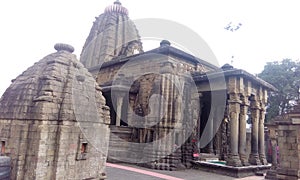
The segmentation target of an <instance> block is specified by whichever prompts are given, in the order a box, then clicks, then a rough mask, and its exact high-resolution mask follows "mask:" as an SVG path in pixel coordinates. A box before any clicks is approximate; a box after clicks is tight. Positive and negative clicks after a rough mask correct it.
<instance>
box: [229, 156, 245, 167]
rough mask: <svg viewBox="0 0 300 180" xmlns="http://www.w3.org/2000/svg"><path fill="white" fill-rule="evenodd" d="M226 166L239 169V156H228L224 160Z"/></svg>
mask: <svg viewBox="0 0 300 180" xmlns="http://www.w3.org/2000/svg"><path fill="white" fill-rule="evenodd" d="M226 165H228V166H234V167H240V166H242V163H241V160H240V156H239V155H233V154H230V155H229V156H228V158H227V160H226Z"/></svg>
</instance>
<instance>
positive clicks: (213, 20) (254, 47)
mask: <svg viewBox="0 0 300 180" xmlns="http://www.w3.org/2000/svg"><path fill="white" fill-rule="evenodd" d="M113 2H114V0H84V1H83V0H80V1H79V0H47V1H46V0H26V1H24V0H7V1H1V3H0V23H1V28H0V49H1V50H0V52H1V56H0V57H1V63H2V64H1V66H0V68H1V69H0V73H1V74H0V82H1V84H0V94H2V93H3V92H4V91H5V89H6V88H7V87H8V86H9V85H10V81H11V79H14V78H16V77H17V76H18V75H19V74H21V73H22V72H23V71H25V70H26V69H27V68H28V67H30V66H32V65H33V64H34V62H37V61H38V60H40V59H42V58H43V57H44V56H46V55H48V54H50V53H52V52H55V50H54V48H53V46H54V44H55V43H58V42H63V43H68V44H71V45H73V46H74V47H75V52H74V53H75V54H76V55H77V57H78V58H79V55H80V52H81V50H82V46H83V44H84V42H85V40H86V38H87V36H88V34H89V31H90V28H91V27H92V23H93V21H94V20H95V17H96V16H98V15H99V14H101V13H103V11H104V9H105V7H107V6H108V5H111V4H112V3H113ZM121 3H122V5H123V6H125V7H126V8H127V9H128V10H129V17H130V18H131V19H132V20H136V19H141V18H162V19H168V20H172V21H175V22H177V23H180V24H182V25H184V26H186V27H188V28H190V29H191V30H193V31H195V32H197V34H198V35H199V36H201V37H202V38H203V39H204V40H205V41H206V42H207V43H208V45H209V46H210V48H211V49H212V51H213V52H214V54H215V55H216V57H217V59H218V62H219V64H220V65H223V64H225V63H231V59H232V58H231V57H232V56H234V58H233V66H235V67H237V68H242V69H245V70H246V71H248V72H250V73H259V72H261V71H262V69H263V67H264V65H265V63H266V62H269V61H275V60H282V59H283V58H291V59H294V60H297V59H299V57H300V51H299V50H300V49H299V42H300V23H299V22H300V21H299V17H300V6H299V1H297V0H294V1H290V0H285V1H283V0H281V1H279V0H210V1H207V0H185V1H180V0H121ZM230 22H232V24H233V25H237V24H238V23H242V26H241V27H240V29H239V30H237V31H235V32H231V31H227V30H225V29H224V27H225V26H226V25H227V24H229V23H230ZM144 44H145V46H146V47H147V42H145V43H144ZM158 45H159V41H157V46H158ZM183 46H184V45H183ZM200 51H201V50H200ZM200 53H201V52H200Z"/></svg>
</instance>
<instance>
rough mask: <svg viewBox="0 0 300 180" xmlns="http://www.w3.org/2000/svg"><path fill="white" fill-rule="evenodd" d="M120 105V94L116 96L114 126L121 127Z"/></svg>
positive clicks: (121, 103)
mask: <svg viewBox="0 0 300 180" xmlns="http://www.w3.org/2000/svg"><path fill="white" fill-rule="evenodd" d="M122 105H123V96H122V94H119V95H118V96H117V111H116V113H117V114H116V126H121V117H122Z"/></svg>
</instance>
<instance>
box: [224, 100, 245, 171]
mask: <svg viewBox="0 0 300 180" xmlns="http://www.w3.org/2000/svg"><path fill="white" fill-rule="evenodd" d="M228 103H229V119H230V152H229V157H228V159H227V161H226V163H227V165H229V166H235V167H237V166H241V165H242V164H241V160H240V157H239V153H238V142H239V114H240V97H239V94H230V99H229V100H228Z"/></svg>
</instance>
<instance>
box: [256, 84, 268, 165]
mask: <svg viewBox="0 0 300 180" xmlns="http://www.w3.org/2000/svg"><path fill="white" fill-rule="evenodd" d="M260 96H261V109H260V118H259V123H258V125H259V126H258V153H259V159H260V162H261V164H263V165H267V164H268V162H267V160H266V155H265V112H266V107H265V103H267V97H266V96H267V91H266V90H262V89H260Z"/></svg>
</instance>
